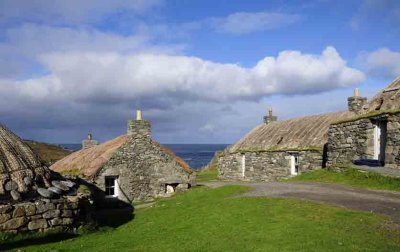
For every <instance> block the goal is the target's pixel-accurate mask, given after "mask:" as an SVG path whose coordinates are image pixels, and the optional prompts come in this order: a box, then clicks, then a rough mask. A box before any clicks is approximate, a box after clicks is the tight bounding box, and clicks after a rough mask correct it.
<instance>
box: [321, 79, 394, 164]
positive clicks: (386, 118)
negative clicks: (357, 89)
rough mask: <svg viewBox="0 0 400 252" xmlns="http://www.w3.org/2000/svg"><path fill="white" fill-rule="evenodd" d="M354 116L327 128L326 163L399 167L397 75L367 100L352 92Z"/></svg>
mask: <svg viewBox="0 0 400 252" xmlns="http://www.w3.org/2000/svg"><path fill="white" fill-rule="evenodd" d="M353 100H357V101H358V102H357V104H356V106H355V107H354V109H355V112H356V114H357V115H356V116H354V117H351V118H347V119H344V120H339V121H337V122H335V123H333V124H332V126H331V128H330V129H329V148H328V149H329V152H328V156H329V164H331V165H335V164H339V163H350V162H353V163H356V164H369V165H375V166H385V167H389V168H396V169H400V77H399V78H397V79H396V80H394V81H393V82H392V83H391V84H390V85H389V86H388V87H386V88H385V89H383V90H382V91H381V92H379V93H378V94H377V95H376V96H375V97H374V98H372V100H371V101H370V102H368V103H367V99H366V98H360V97H358V94H356V95H355V97H353V98H352V99H350V98H349V102H351V101H353Z"/></svg>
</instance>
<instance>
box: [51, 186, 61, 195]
mask: <svg viewBox="0 0 400 252" xmlns="http://www.w3.org/2000/svg"><path fill="white" fill-rule="evenodd" d="M47 190H49V191H50V192H53V193H55V194H58V195H60V194H62V190H61V189H60V188H57V187H55V186H52V187H49V188H47Z"/></svg>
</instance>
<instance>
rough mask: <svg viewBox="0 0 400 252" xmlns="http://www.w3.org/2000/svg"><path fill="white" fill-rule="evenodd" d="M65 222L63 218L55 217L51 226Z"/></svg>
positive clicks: (51, 221)
mask: <svg viewBox="0 0 400 252" xmlns="http://www.w3.org/2000/svg"><path fill="white" fill-rule="evenodd" d="M62 224H63V220H62V219H61V218H55V219H52V220H50V225H51V226H58V225H62Z"/></svg>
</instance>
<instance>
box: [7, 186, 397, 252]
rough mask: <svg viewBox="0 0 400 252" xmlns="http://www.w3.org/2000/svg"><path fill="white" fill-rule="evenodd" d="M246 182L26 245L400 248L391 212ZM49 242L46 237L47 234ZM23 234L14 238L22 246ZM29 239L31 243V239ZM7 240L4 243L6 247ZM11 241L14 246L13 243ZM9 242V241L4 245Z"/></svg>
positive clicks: (91, 248)
mask: <svg viewBox="0 0 400 252" xmlns="http://www.w3.org/2000/svg"><path fill="white" fill-rule="evenodd" d="M247 190H248V189H247V188H246V187H240V186H227V187H222V188H218V189H208V188H205V187H200V188H194V189H193V190H192V191H190V192H188V193H185V194H179V195H177V196H176V197H174V198H171V199H162V200H158V201H157V203H156V204H155V206H154V207H152V208H146V209H140V210H137V211H136V213H135V218H134V220H132V221H130V222H128V223H126V224H124V225H123V226H120V227H119V228H116V229H113V230H106V231H102V232H96V233H92V234H86V235H81V236H79V237H76V238H72V239H69V240H64V241H59V242H54V241H55V239H50V240H49V241H53V242H52V243H47V244H42V245H37V244H36V245H33V246H28V247H23V248H21V249H22V250H26V251H81V252H83V251H119V252H121V251H399V250H400V240H399V237H400V233H399V231H398V230H396V231H394V230H387V229H386V228H383V227H384V225H382V223H384V222H385V221H387V219H386V218H385V217H382V216H378V215H375V214H372V213H366V212H355V211H350V210H346V209H342V208H337V207H333V206H328V205H321V204H317V203H310V202H304V201H299V200H289V199H271V198H261V197H258V198H257V197H256V198H238V197H234V196H235V195H237V194H239V193H243V192H245V191H247ZM41 242H46V240H42V241H41ZM18 244H23V240H21V239H19V240H16V241H15V240H12V239H9V240H7V241H6V242H5V244H3V246H4V245H8V248H16V247H17V246H18ZM24 245H27V244H26V243H25V244H24ZM3 248H4V247H3ZM6 248H7V247H6ZM0 250H1V249H0Z"/></svg>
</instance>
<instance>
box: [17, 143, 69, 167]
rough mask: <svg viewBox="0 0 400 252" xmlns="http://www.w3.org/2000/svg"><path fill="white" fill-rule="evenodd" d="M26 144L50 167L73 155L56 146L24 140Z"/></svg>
mask: <svg viewBox="0 0 400 252" xmlns="http://www.w3.org/2000/svg"><path fill="white" fill-rule="evenodd" d="M24 142H25V143H26V144H28V145H29V147H31V148H32V149H33V151H34V152H35V153H37V154H38V155H39V157H40V159H41V160H42V161H43V162H44V163H45V164H46V165H47V166H50V165H51V164H53V163H54V162H56V161H58V160H60V159H62V158H64V157H66V156H68V155H69V154H71V153H72V151H69V150H66V149H64V148H63V147H61V146H59V145H55V144H48V143H39V142H35V141H32V140H24Z"/></svg>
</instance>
